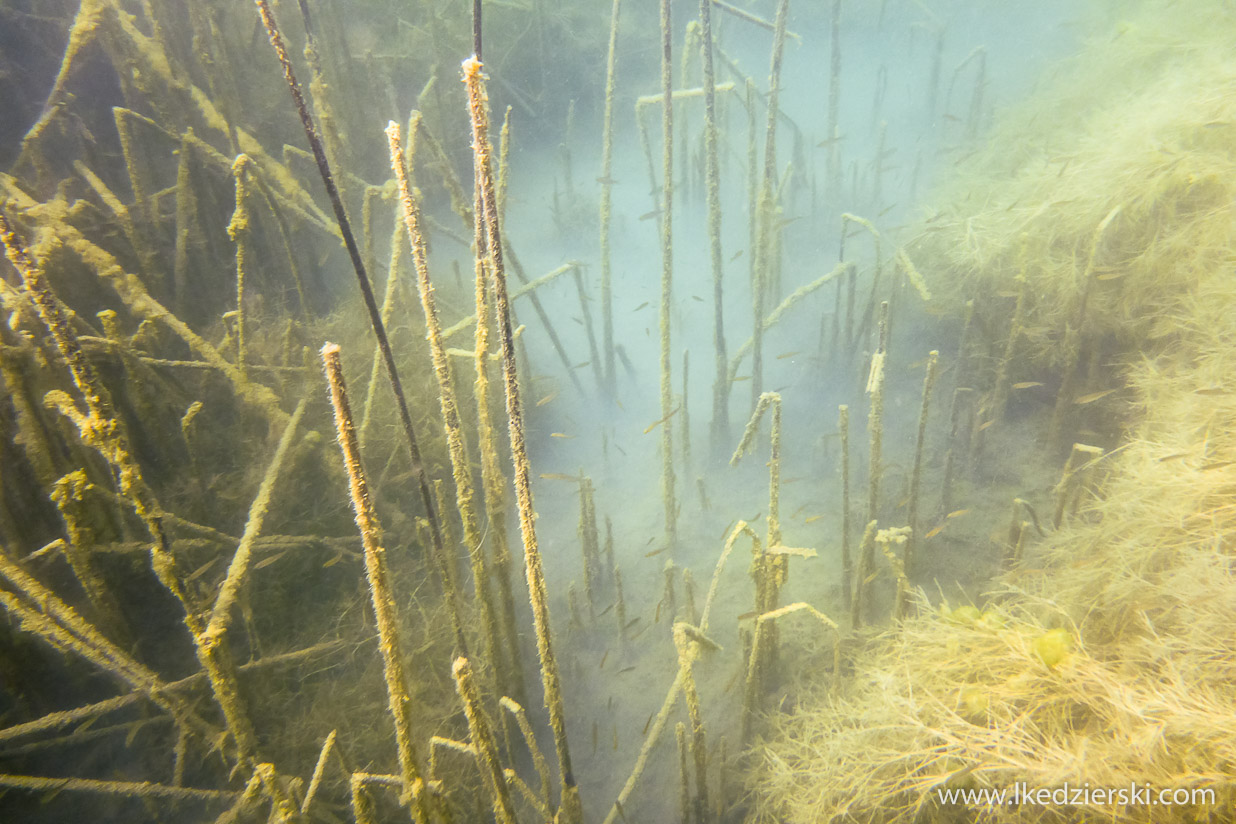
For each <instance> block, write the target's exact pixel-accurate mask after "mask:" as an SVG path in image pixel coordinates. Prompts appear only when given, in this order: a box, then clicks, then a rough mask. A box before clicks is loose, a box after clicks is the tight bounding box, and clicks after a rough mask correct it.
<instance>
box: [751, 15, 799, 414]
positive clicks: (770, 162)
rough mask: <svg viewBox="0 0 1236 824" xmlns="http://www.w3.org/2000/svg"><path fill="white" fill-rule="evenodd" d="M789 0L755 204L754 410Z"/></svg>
mask: <svg viewBox="0 0 1236 824" xmlns="http://www.w3.org/2000/svg"><path fill="white" fill-rule="evenodd" d="M789 7H790V3H789V0H780V2H778V4H777V17H776V23H775V26H774V34H773V47H772V57H771V59H770V64H769V69H768V122H767V125H766V127H765V135H764V174H763V177H762V179H761V183H760V192H759V197H758V199H757V201H756V207H755V208H756V219H757V230H756V236H755V249H754V250H753V254H754V256H755V279H754V282H753V283H752V300H751V303H752V310H753V312H754V322H753V324H752V326H753V329H752V334H751V339H752V346H751V408H752V410H754V409H755V407H756V405H757V404H758V403H759V400H760V395H761V394H763V392H764V345H763V339H764V301H765V298H766V297H767V295H766V293H767V291H768V289H769V286H770V284H771V282H772V281H771V276H772V274H773V270H774V268H775V264H774V263H773V262H772V261H773V254H774V250H775V249H777V248H779V247H778V244H777V242H776V241H775V239H774V234H775V233H779V232H780V231H781V229H780V224H779V222H778V220H777V203H776V192H775V187H776V185H777V112H778V105H779V104H778V98H779V97H780V93H781V59H782V55H783V54H784V52H785V27H786V20H787V17H788V15H789Z"/></svg>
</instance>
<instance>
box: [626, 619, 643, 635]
mask: <svg viewBox="0 0 1236 824" xmlns="http://www.w3.org/2000/svg"><path fill="white" fill-rule="evenodd" d="M639 622H640V619H639V618H632V619H631V620H630V621H627V625H626V626H625V627H623V628H622V631H623V632H626V631H627V630H629V629H630V628H631V627H633V626H635V625H636V624H638V623H639Z"/></svg>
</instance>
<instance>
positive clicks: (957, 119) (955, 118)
mask: <svg viewBox="0 0 1236 824" xmlns="http://www.w3.org/2000/svg"><path fill="white" fill-rule="evenodd" d="M944 119H945V120H951V121H953V122H954V123H960V122H961V118H960V117H958V116H957V115H955V114H946V115H944Z"/></svg>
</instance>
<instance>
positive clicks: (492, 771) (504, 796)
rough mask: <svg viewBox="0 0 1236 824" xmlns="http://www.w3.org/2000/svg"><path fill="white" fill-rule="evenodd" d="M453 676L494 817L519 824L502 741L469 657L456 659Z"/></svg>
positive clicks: (505, 823) (507, 823) (506, 822)
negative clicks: (500, 755)
mask: <svg viewBox="0 0 1236 824" xmlns="http://www.w3.org/2000/svg"><path fill="white" fill-rule="evenodd" d="M451 674H452V675H453V676H454V677H455V687H456V689H458V691H459V698H460V700H461V701H462V702H463V706H464V715H465V716H467V719H468V733H469V734H470V735H471V737H472V745H473V746H474V747H476V752H477V761H478V762H479V763H480V765H481V774H482V775H483V776H484V778H485V788H486V789H487V790H488V791H489V794H490V799H491V801H492V803H493V810H494V816H495V817H496V818H497V819H498V822H499V824H515V821H516V819H515V803H514V801H513V800H512V799H511V789H510V787H508V786H507V783H506V776H505V775H504V774H503V772H502V765H501V764H500V763H499V761H498V742H497V741H496V740H495V739H494V733H493V729H492V727H491V726H490V723H489V718H488V717H487V716H486V714H485V709H484V708H483V707H482V706H481V692H480V690H479V689H477V686H476V681H475V680H474V679H473V675H472V665H471V664H469V663H468V659H467V658H456V659H455V663H454V665H453V666H452V667H451Z"/></svg>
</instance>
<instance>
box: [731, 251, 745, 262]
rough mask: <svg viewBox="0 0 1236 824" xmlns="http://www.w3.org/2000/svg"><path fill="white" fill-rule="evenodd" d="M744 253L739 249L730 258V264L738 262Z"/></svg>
mask: <svg viewBox="0 0 1236 824" xmlns="http://www.w3.org/2000/svg"><path fill="white" fill-rule="evenodd" d="M742 252H743V250H742V249H739V250H738V251H737V252H735V253H734V256H733V257H731V258H730V263H733V262H734V261H736V260H738V259H739V258H740V257H742Z"/></svg>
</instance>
